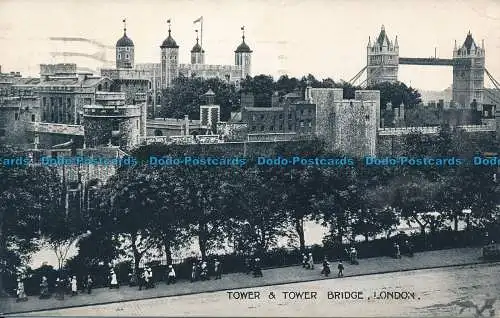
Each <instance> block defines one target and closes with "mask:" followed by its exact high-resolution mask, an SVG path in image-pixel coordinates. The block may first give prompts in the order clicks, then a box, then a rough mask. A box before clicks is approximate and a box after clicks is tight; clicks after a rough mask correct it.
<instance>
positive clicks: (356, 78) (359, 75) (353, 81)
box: [349, 66, 367, 85]
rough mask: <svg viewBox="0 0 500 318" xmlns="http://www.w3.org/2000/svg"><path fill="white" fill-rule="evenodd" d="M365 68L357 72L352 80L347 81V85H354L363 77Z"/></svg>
mask: <svg viewBox="0 0 500 318" xmlns="http://www.w3.org/2000/svg"><path fill="white" fill-rule="evenodd" d="M366 68H367V66H365V67H363V68H362V69H361V71H359V72H358V73H357V74H356V75H354V77H353V78H351V80H350V81H349V84H351V85H354V83H355V82H356V81H357V80H358V79H359V78H360V77H361V75H363V72H364V71H365V70H366Z"/></svg>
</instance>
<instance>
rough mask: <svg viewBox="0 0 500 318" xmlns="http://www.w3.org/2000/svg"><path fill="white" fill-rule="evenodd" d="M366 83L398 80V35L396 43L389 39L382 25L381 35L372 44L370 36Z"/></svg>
mask: <svg viewBox="0 0 500 318" xmlns="http://www.w3.org/2000/svg"><path fill="white" fill-rule="evenodd" d="M366 51H367V64H366V85H367V86H372V85H375V84H378V83H382V82H396V81H397V80H398V65H399V45H398V37H397V36H396V38H395V40H394V43H393V42H392V41H391V40H389V37H388V36H387V33H385V27H384V26H383V25H382V29H381V30H380V34H379V36H378V37H377V38H376V39H375V42H374V43H373V44H372V42H371V39H370V38H368V46H367V48H366Z"/></svg>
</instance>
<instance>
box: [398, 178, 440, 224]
mask: <svg viewBox="0 0 500 318" xmlns="http://www.w3.org/2000/svg"><path fill="white" fill-rule="evenodd" d="M391 187H392V190H391V191H393V198H392V206H394V207H396V208H397V209H398V210H400V211H401V216H402V217H403V218H404V219H406V220H407V221H414V222H416V223H417V224H418V225H419V227H420V232H421V233H422V234H425V230H426V228H427V227H428V226H429V225H431V224H432V223H433V222H434V221H437V220H434V219H433V217H432V214H429V213H430V212H433V211H435V209H436V207H437V203H436V202H437V193H438V191H439V183H438V182H432V181H429V180H428V179H426V178H425V175H424V174H422V173H418V171H417V172H416V173H415V174H414V175H406V176H401V177H399V178H395V180H394V181H393V182H392V184H391Z"/></svg>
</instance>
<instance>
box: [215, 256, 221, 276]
mask: <svg viewBox="0 0 500 318" xmlns="http://www.w3.org/2000/svg"><path fill="white" fill-rule="evenodd" d="M214 273H215V279H221V275H222V267H221V264H220V262H219V260H218V259H215V262H214Z"/></svg>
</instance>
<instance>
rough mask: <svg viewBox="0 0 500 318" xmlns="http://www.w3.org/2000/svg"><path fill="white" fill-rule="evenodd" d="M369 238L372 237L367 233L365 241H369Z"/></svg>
mask: <svg viewBox="0 0 500 318" xmlns="http://www.w3.org/2000/svg"><path fill="white" fill-rule="evenodd" d="M369 238H370V236H369V235H368V233H365V242H368V239H369Z"/></svg>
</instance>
